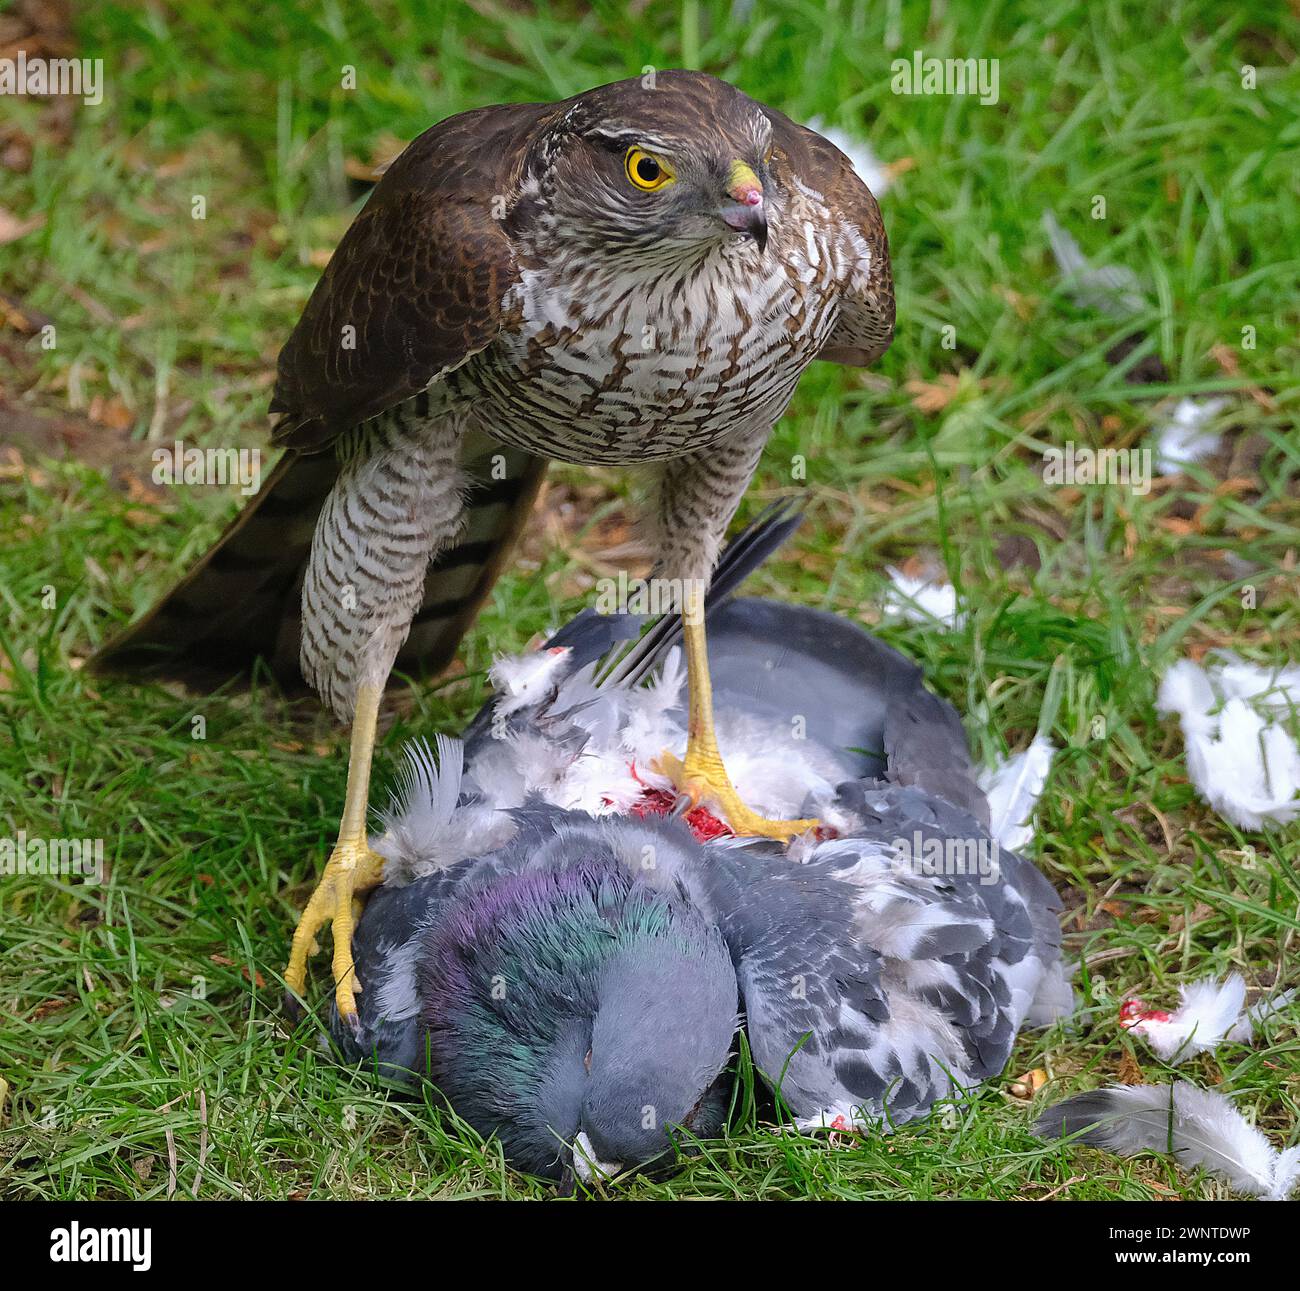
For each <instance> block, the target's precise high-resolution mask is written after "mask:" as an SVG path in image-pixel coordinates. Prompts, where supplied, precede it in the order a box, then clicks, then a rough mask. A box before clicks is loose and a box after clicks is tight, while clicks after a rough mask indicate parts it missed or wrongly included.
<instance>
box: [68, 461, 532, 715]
mask: <svg viewBox="0 0 1300 1291" xmlns="http://www.w3.org/2000/svg"><path fill="white" fill-rule="evenodd" d="M471 438H472V437H470V436H467V440H468V439H471ZM489 457H490V458H491V462H490V463H489ZM503 459H504V470H503V471H502V470H492V469H490V466H498V467H499V466H501V465H502V462H503ZM462 461H463V463H464V467H465V472H466V475H467V477H468V478H469V481H470V485H469V490H468V492H467V495H466V499H465V510H466V515H467V523H466V526H465V529H464V531H463V533H462V536H461V538H460V539H459V540H458V541H457V542H456V543H454V544H453V545H451V546H449V547H447V548H446V549H444V550H443V551H441V552H440V553H439V554H438V555H437V557H435V559H434V561H433V563H432V564H431V565H430V566H429V573H428V576H427V577H426V579H425V585H424V600H423V602H422V603H421V607H420V610H419V612H418V613H417V614H416V616H415V618H414V620H413V622H412V625H411V633H410V636H409V637H408V638H407V641H406V645H405V646H404V647H403V649H402V651H401V653H400V654H399V655H398V657H397V664H396V668H397V670H399V671H401V672H406V673H411V674H415V675H427V674H432V673H435V672H437V671H439V670H440V669H442V668H443V667H445V666H446V665H447V664H448V663H449V662H450V661H451V660H452V658H453V657H454V655H455V653H456V647H457V646H458V645H459V644H460V639H461V637H462V636H463V635H464V633H465V631H466V630H467V629H468V627H469V626H470V624H471V623H472V622H473V621H474V616H475V615H476V614H477V613H478V610H479V608H480V606H481V605H482V604H483V601H484V600H485V599H486V597H487V595H488V593H489V591H490V590H491V588H492V584H493V583H494V582H495V581H496V578H497V575H498V574H499V573H500V572H501V569H502V567H503V565H504V564H505V562H506V560H507V559H508V558H509V555H510V552H511V549H512V548H513V546H514V543H515V540H516V539H517V538H518V536H519V533H520V531H521V529H522V528H523V525H524V522H525V521H526V520H527V518H528V514H529V512H530V511H531V509H532V504H533V501H534V500H535V498H536V496H537V492H538V489H539V488H540V486H541V482H542V478H543V476H544V474H545V471H546V462H545V459H543V458H539V457H532V456H530V455H528V454H525V453H522V452H519V451H518V450H514V449H510V448H505V447H503V446H501V445H496V444H493V445H491V446H490V451H489V450H488V449H486V448H484V447H483V446H482V445H477V444H473V445H471V444H469V443H467V446H466V451H465V454H464V457H463V459H462ZM496 475H503V476H504V478H501V479H496V478H493V477H494V476H496ZM337 476H338V464H337V462H336V460H335V457H334V454H333V453H320V454H315V455H312V456H303V455H301V454H298V453H294V452H288V453H286V454H285V455H284V456H283V457H282V458H281V459H280V460H279V462H277V463H276V466H275V469H274V470H273V471H272V472H271V475H270V477H269V478H268V479H267V481H266V482H265V484H264V485H263V486H262V489H261V491H260V492H259V493H258V494H257V496H256V497H255V498H254V499H253V500H252V501H251V502H250V503H249V504H248V505H247V506H246V507H245V508H244V509H243V511H241V512H240V513H239V515H237V516H236V517H235V519H234V520H233V521H232V522H231V523H230V525H229V527H228V528H227V529H226V531H225V533H223V534H222V535H221V537H220V538H219V539H218V540H217V542H216V544H215V545H214V546H213V547H212V549H211V550H210V551H209V552H208V553H207V555H205V556H204V557H203V559H202V560H201V561H200V562H199V563H198V565H197V566H195V568H194V569H192V570H191V571H190V572H189V573H188V574H186V575H185V577H184V578H183V579H181V581H180V582H179V583H178V584H177V585H176V586H175V587H174V588H173V589H172V590H171V591H170V592H169V593H168V594H167V595H166V596H164V597H163V598H162V600H160V601H159V602H158V603H157V604H156V605H154V606H153V608H152V609H150V610H149V611H148V613H146V614H145V615H144V616H143V617H142V618H141V619H139V620H138V621H137V622H135V623H133V624H132V625H131V626H130V627H129V628H127V629H126V630H125V631H124V632H122V633H121V634H120V635H118V636H117V637H115V638H114V639H113V640H111V641H110V642H108V644H107V645H105V646H104V647H103V649H101V650H100V651H99V652H98V653H97V654H96V655H95V657H94V658H93V659H92V660H91V662H90V666H91V667H92V668H93V669H95V670H96V671H98V672H105V673H118V674H129V675H137V676H151V677H158V678H170V679H173V680H178V681H182V682H184V683H185V684H186V685H189V686H192V687H195V688H197V689H201V690H206V689H211V688H212V687H214V686H216V685H220V684H221V683H223V682H225V681H229V680H230V679H232V678H236V677H241V676H242V677H247V676H249V675H250V674H251V673H252V671H253V669H254V666H255V664H256V663H257V661H258V660H262V661H263V662H264V664H265V666H266V668H267V669H268V670H269V672H270V673H271V675H273V676H274V677H275V678H276V679H277V680H278V681H279V683H280V684H281V685H282V686H283V687H284V688H285V689H287V690H290V691H296V690H300V689H303V688H304V687H305V684H306V683H305V682H304V681H303V678H302V673H301V671H300V670H299V667H298V643H299V635H300V631H301V621H300V616H301V595H302V581H303V574H304V572H305V569H306V565H307V558H308V555H309V554H310V552H311V539H312V531H313V530H314V528H315V526H316V518H317V516H318V515H319V513H320V509H321V506H322V504H323V503H324V501H325V498H326V497H327V496H328V495H329V491H330V489H332V488H333V487H334V481H335V479H336V478H337Z"/></svg>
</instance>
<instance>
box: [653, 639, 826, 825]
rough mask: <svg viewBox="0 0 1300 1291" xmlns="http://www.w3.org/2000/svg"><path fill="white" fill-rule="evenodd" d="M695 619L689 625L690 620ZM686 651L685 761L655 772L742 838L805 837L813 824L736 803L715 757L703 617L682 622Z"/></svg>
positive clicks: (667, 757)
mask: <svg viewBox="0 0 1300 1291" xmlns="http://www.w3.org/2000/svg"><path fill="white" fill-rule="evenodd" d="M693 619H695V621H694V622H693V621H692V620H693ZM682 626H683V631H684V633H685V645H686V685H687V690H688V691H689V707H688V710H687V715H688V724H687V736H686V758H685V760H684V761H683V760H682V759H679V758H677V757H675V756H674V755H673V754H671V753H665V754H663V756H662V757H660V759H659V761H658V763H657V764H656V766H655V769H656V770H657V771H658V772H659V773H660V774H661V775H666V776H668V777H669V778H670V779H671V780H672V782H673V783H674V784H675V785H676V786H677V788H678V790H679V791H680V792H682V793H685V794H687V795H689V796H690V798H691V801H692V802H694V803H696V804H697V805H698V804H699V803H707V804H709V805H712V806H714V807H716V808H718V810H719V811H720V812H721V815H722V818H723V819H724V820H725V821H726V822H727V824H728V825H730V826H731V828H732V830H733V831H734V832H735V833H736V834H737V835H740V836H742V837H744V836H756V837H759V838H779V839H781V840H782V841H786V840H788V839H791V838H793V837H794V836H795V835H796V834H802V833H806V832H807V831H808V830H810V829H813V828H815V827H816V825H817V821H816V820H769V819H768V818H767V817H766V816H760V815H759V814H758V813H757V812H755V811H751V810H750V809H749V808H748V807H747V806H746V805H745V804H744V803H743V802H742V801H741V799H740V795H739V794H738V793H737V792H736V789H735V786H734V785H733V784H732V783H731V777H730V776H728V775H727V768H726V767H725V766H724V765H723V763H722V754H721V753H719V752H718V740H717V736H716V734H715V732H714V727H713V683H712V682H711V681H710V680H709V649H708V644H707V640H706V637H705V632H704V620H703V617H702V616H699V617H698V618H696V616H694V615H691V614H687V615H685V616H684V617H683V621H682Z"/></svg>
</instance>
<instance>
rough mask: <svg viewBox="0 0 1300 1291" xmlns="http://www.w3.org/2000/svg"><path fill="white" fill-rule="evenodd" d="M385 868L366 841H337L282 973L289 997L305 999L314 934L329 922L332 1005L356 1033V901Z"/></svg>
mask: <svg viewBox="0 0 1300 1291" xmlns="http://www.w3.org/2000/svg"><path fill="white" fill-rule="evenodd" d="M383 869H384V859H383V857H382V856H378V855H376V854H375V853H374V852H372V851H371V850H370V845H369V843H368V842H367V841H366V840H365V838H360V839H342V838H340V839H339V841H338V842H337V843H336V844H335V845H334V850H333V851H332V852H331V853H330V858H329V860H328V861H327V862H326V863H325V870H324V873H322V875H321V877H320V882H319V883H318V884H317V885H316V890H315V891H314V892H313V893H312V894H311V900H309V901H308V902H307V908H306V909H305V910H304V911H303V912H302V918H301V919H300V920H299V921H298V926H297V928H295V929H294V934H293V947H292V949H291V950H290V952H289V964H288V967H287V968H286V969H285V970H284V982H285V993H286V995H287V996H288V995H293V996H297V997H298V998H299V999H302V998H305V994H306V987H307V960H308V958H309V957H310V956H311V955H312V954H314V953H315V952H316V950H318V949H319V947H318V946H317V943H316V933H317V932H318V931H319V930H320V929H321V928H323V927H324V926H325V925H326V924H329V925H330V927H331V930H332V931H333V934H334V954H333V968H334V1003H335V1006H336V1007H337V1009H338V1012H339V1017H341V1018H343V1019H344V1020H345V1021H346V1022H348V1023H349V1024H350V1025H351V1026H352V1027H353V1028H354V1029H355V1028H357V1027H358V1026H359V1025H360V1023H359V1020H358V1018H357V997H356V993H357V992H358V991H359V990H360V989H361V983H360V982H359V981H358V980H357V974H356V965H355V964H354V963H353V960H352V930H353V928H354V926H355V923H356V919H355V915H354V912H353V901H354V899H355V898H357V897H358V896H359V895H360V894H361V893H363V892H368V891H369V890H370V889H371V888H373V887H376V886H377V885H378V884H379V883H380V881H381V880H382V877H383Z"/></svg>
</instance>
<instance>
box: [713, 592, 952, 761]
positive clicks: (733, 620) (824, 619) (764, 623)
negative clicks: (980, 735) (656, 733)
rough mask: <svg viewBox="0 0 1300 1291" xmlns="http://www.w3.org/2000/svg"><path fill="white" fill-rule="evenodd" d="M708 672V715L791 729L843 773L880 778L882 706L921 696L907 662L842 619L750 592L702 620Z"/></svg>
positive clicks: (913, 666)
mask: <svg viewBox="0 0 1300 1291" xmlns="http://www.w3.org/2000/svg"><path fill="white" fill-rule="evenodd" d="M709 672H710V675H711V677H712V680H713V702H714V707H715V710H716V711H717V712H719V713H728V714H743V715H746V716H748V717H751V718H754V719H758V720H759V721H762V722H764V723H765V724H770V725H771V726H772V728H773V729H783V730H787V731H789V730H794V729H797V730H799V732H800V738H801V739H803V740H806V741H808V742H810V743H812V744H815V745H817V746H819V747H820V748H822V749H823V750H825V751H827V752H829V753H830V754H831V755H832V756H833V757H834V758H835V760H836V762H837V765H839V766H840V768H841V771H842V774H843V775H844V777H845V778H846V779H849V778H856V777H860V776H868V777H883V776H884V774H885V771H886V763H885V754H886V744H885V736H886V717H887V715H888V713H889V711H890V706H891V704H895V703H896V702H897V701H899V700H900V699H902V698H908V699H912V698H915V697H917V696H919V695H924V694H925V693H926V692H925V690H924V687H923V686H922V680H921V670H920V669H919V668H918V667H917V666H916V664H914V663H912V662H911V661H910V660H908V659H906V658H904V657H903V656H902V655H901V654H899V653H898V651H896V650H892V649H890V647H889V646H887V645H885V644H884V642H882V641H878V640H876V638H875V637H873V636H871V635H869V634H868V633H866V632H864V631H863V630H862V629H861V628H859V627H857V626H855V625H854V624H852V623H849V622H847V621H846V620H845V619H842V618H839V617H838V616H837V615H834V614H829V613H827V612H825V611H823V610H813V609H808V608H806V607H803V606H796V605H784V604H781V603H779V602H777V601H768V600H758V599H752V598H740V599H737V600H733V601H731V602H729V603H728V604H727V605H725V606H723V607H721V608H720V609H719V611H718V613H717V614H716V615H715V616H714V618H713V619H712V620H711V621H710V623H709ZM936 702H939V701H936ZM958 729H959V731H960V727H959V728H958ZM957 738H958V742H959V743H960V745H961V747H963V748H964V747H965V737H964V735H960V734H959V735H958V737H957Z"/></svg>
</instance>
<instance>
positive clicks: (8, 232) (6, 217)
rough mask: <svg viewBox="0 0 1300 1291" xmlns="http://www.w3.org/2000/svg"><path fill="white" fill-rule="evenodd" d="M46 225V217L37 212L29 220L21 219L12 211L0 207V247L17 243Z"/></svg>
mask: <svg viewBox="0 0 1300 1291" xmlns="http://www.w3.org/2000/svg"><path fill="white" fill-rule="evenodd" d="M44 223H45V216H44V214H43V213H42V212H40V211H37V212H36V214H35V215H29V216H28V217H27V219H25V220H23V219H19V218H18V216H16V215H15V214H14V213H13V212H12V211H10V210H7V209H6V208H5V207H3V206H0V246H4V245H5V244H6V243H7V242H17V241H18V239H19V238H25V237H26V236H27V235H28V234H29V233H35V232H36V230H37V229H39V228H40V227H41V226H42V225H43V224H44Z"/></svg>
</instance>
